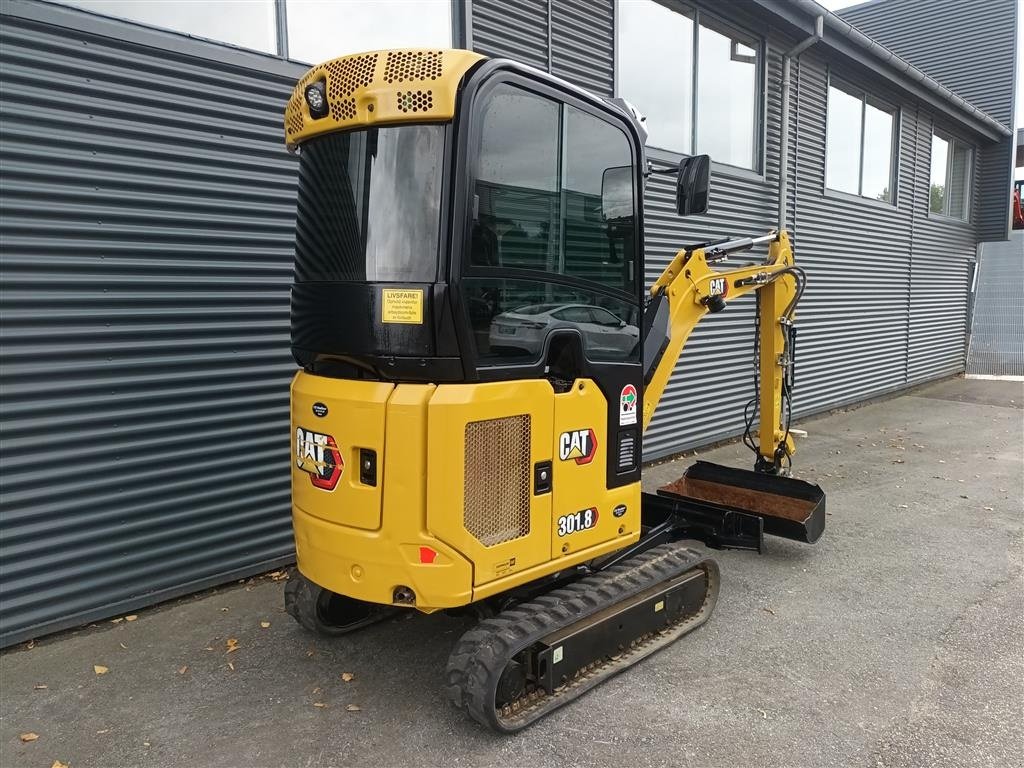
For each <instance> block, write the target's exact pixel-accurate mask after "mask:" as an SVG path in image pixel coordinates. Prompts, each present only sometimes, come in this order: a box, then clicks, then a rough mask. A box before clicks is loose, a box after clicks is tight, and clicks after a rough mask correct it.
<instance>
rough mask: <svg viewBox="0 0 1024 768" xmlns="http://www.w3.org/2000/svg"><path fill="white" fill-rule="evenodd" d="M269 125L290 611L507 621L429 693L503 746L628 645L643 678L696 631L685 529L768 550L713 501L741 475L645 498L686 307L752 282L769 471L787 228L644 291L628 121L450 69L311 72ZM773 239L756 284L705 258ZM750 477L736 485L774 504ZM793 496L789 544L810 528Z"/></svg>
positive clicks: (517, 74)
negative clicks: (285, 348)
mask: <svg viewBox="0 0 1024 768" xmlns="http://www.w3.org/2000/svg"><path fill="white" fill-rule="evenodd" d="M285 135H286V142H287V145H288V146H289V148H290V149H293V150H297V151H298V152H299V162H298V204H297V217H296V235H295V283H294V287H293V289H292V297H291V347H292V352H293V355H294V357H295V360H296V361H297V363H298V364H299V366H300V368H301V370H300V371H299V372H298V373H297V374H296V376H295V379H294V381H293V384H292V391H291V418H292V433H293V451H294V461H293V462H292V489H293V491H292V503H293V510H292V511H293V523H294V529H295V543H296V555H297V561H298V569H299V572H300V574H299V575H297V576H296V578H294V579H293V580H292V581H291V582H290V583H289V585H288V589H287V591H286V607H287V608H288V610H289V612H290V613H291V614H292V615H293V616H294V617H295V618H296V619H297V620H298V621H299V622H300V623H302V624H303V625H304V626H306V627H307V628H310V629H312V630H314V631H318V632H321V633H325V634H343V633H345V632H349V631H352V630H353V629H356V628H358V627H361V626H363V625H365V624H366V623H369V622H370V621H374V620H376V619H378V618H381V617H383V616H385V615H387V614H388V613H389V612H391V611H394V610H399V609H409V608H414V609H417V610H420V611H423V612H432V611H437V610H443V609H464V608H466V607H467V606H468V607H470V608H471V609H474V610H476V611H477V612H478V613H480V614H481V615H483V616H494V615H495V614H497V615H498V616H499V617H500V616H504V615H505V614H506V613H508V612H509V611H513V612H514V611H519V613H517V614H515V616H516V617H518V618H514V619H513V618H511V614H510V617H509V620H510V621H513V623H514V624H515V623H516V622H519V623H518V624H516V626H517V627H518V628H516V629H515V630H514V631H513V630H511V629H509V627H510V626H511V625H509V624H507V623H506V624H502V625H501V626H503V627H504V630H505V631H504V634H502V635H501V637H500V638H499V637H498V635H497V634H495V633H497V632H498V630H497V629H495V627H496V626H497V625H494V626H492V625H490V624H487V623H486V620H485V622H484V623H482V624H481V625H480V630H479V631H478V633H477V635H474V636H473V638H471V639H467V640H466V641H465V642H462V643H460V645H459V646H458V647H457V648H456V651H455V652H453V656H452V659H451V661H450V664H449V670H448V673H447V676H446V681H447V682H446V687H447V689H448V693H449V697H450V698H451V699H452V700H453V701H454V702H455V703H457V704H458V705H459V706H462V707H465V708H466V709H467V710H469V712H470V713H471V714H472V715H473V717H474V718H476V719H477V720H479V721H480V722H482V723H485V724H487V725H488V726H490V727H492V728H495V729H497V730H500V731H513V730H518V729H519V728H522V727H524V726H525V725H527V724H528V723H529V722H532V721H533V720H535V719H536V718H537V717H540V716H541V715H543V714H544V713H545V712H547V711H550V710H551V709H553V708H554V707H556V706H559V705H561V704H562V703H564V702H565V701H568V700H570V699H571V698H573V697H574V696H575V695H578V694H579V693H581V692H582V691H583V690H586V688H588V687H590V686H591V685H593V684H596V682H599V681H600V680H601V679H604V677H606V676H608V675H610V674H613V673H614V672H615V671H617V670H618V669H620V668H622V667H623V666H625V665H626V664H627V663H626V662H624V661H622V659H621V658H620V657H621V655H622V652H623V649H632V650H631V652H630V654H627V655H629V657H630V658H631V659H632V660H636V659H638V658H641V657H642V656H643V655H646V654H648V653H651V652H653V651H654V650H656V649H657V648H659V647H661V646H662V645H664V644H666V643H668V642H670V641H671V640H673V639H675V637H678V636H681V635H682V634H685V633H686V632H689V631H691V630H692V629H694V628H696V627H697V626H699V625H700V624H701V623H703V622H704V621H705V620H706V618H707V616H708V615H710V611H711V609H712V607H713V605H714V599H715V595H716V594H717V589H718V581H717V579H718V569H717V566H716V565H715V564H714V562H713V561H712V560H710V559H709V558H707V557H706V555H704V554H702V553H699V552H696V551H694V550H691V549H688V548H686V547H685V546H684V545H682V544H681V543H680V540H681V539H682V538H684V537H688V538H698V539H701V540H703V541H705V542H707V543H709V544H711V545H712V546H742V547H746V548H758V549H759V548H760V540H761V535H762V533H763V532H764V530H765V529H764V522H763V521H764V519H765V517H764V516H763V515H762V512H761V511H759V509H758V503H759V502H758V501H757V498H756V497H751V496H750V494H749V493H748V494H747V498H748V500H749V499H750V498H753V499H754V500H753V501H752V502H750V503H748V504H747V506H748V507H749V509H742V508H741V507H740V506H738V505H737V504H734V503H733V500H732V499H731V497H730V498H718V499H717V501H716V499H715V498H707V497H708V494H709V493H710V491H709V490H708V489H709V487H713V486H714V485H715V483H716V482H717V483H718V484H719V485H721V484H723V483H724V484H726V485H729V483H730V482H731V481H732V480H733V479H734V478H732V477H731V476H730V477H724V478H723V477H719V478H717V480H716V479H714V478H708V477H707V476H704V477H702V479H701V480H693V481H692V482H691V483H690V486H689V488H688V489H685V488H684V489H682V490H681V489H679V488H675V489H666V491H665V493H663V494H661V495H651V494H643V493H642V492H641V488H640V477H641V456H642V440H643V430H644V428H645V427H646V426H647V424H648V423H649V422H650V419H651V418H652V416H653V413H654V408H655V406H656V405H657V402H658V400H659V399H660V397H661V395H662V393H663V392H664V388H665V386H666V383H667V381H668V377H669V375H670V373H671V370H672V369H673V368H674V364H675V361H676V359H677V358H678V355H679V352H680V351H681V349H682V345H683V343H684V342H685V339H686V337H687V335H688V334H689V332H690V330H692V327H693V326H694V325H695V324H696V322H697V321H698V320H699V319H700V317H702V316H703V315H705V314H707V313H708V312H709V311H717V309H719V308H720V307H724V304H725V301H726V299H727V298H732V297H734V296H738V295H742V294H744V293H748V292H752V291H755V290H756V291H760V292H762V294H764V295H763V296H762V301H763V302H764V304H765V306H766V307H769V308H770V312H768V313H766V316H768V317H770V319H767V320H765V321H764V324H763V328H762V349H763V352H762V363H763V366H762V377H764V376H767V377H768V381H769V384H770V386H769V388H768V390H769V391H768V392H766V393H765V392H763V393H762V395H761V401H760V402H761V404H762V406H761V408H762V416H761V427H760V429H761V432H762V435H761V447H760V448H759V451H760V453H759V461H760V462H761V463H762V464H763V466H764V468H767V469H777V468H779V467H780V466H781V465H782V464H783V463H784V461H785V460H786V459H788V456H789V454H790V453H792V440H791V438H790V436H789V431H788V421H787V420H785V419H784V417H783V415H782V404H783V397H782V394H783V392H784V388H785V375H784V370H783V368H782V367H781V363H780V362H779V361H780V360H782V359H783V358H784V357H785V354H786V349H787V346H786V345H787V338H789V336H788V335H787V334H789V331H788V326H787V325H786V324H787V323H789V325H791V318H792V314H793V307H795V303H796V299H797V298H798V293H799V291H798V283H799V280H800V279H801V274H802V273H801V272H800V271H799V270H798V269H797V268H796V267H795V266H793V262H792V251H791V250H790V248H789V244H788V239H787V238H786V236H785V233H772V234H771V235H770V236H766V237H764V238H761V239H760V240H751V239H749V238H748V239H747V241H728V242H725V241H718V242H717V244H716V245H715V247H714V248H705V247H704V246H688V247H686V248H684V249H683V250H681V251H680V252H679V254H678V255H677V256H676V258H675V259H674V260H673V262H672V264H671V265H670V266H669V268H668V270H666V271H665V272H664V273H663V274H662V275H661V277H659V278H658V280H656V281H655V284H654V286H653V287H652V288H651V289H650V290H648V289H647V288H646V282H647V279H646V273H645V264H644V257H643V206H642V199H643V187H644V179H645V176H646V174H647V173H648V170H647V163H646V161H645V158H644V149H643V144H644V131H643V127H642V124H641V122H640V121H639V120H638V119H637V118H636V116H635V115H634V113H633V112H632V111H631V110H630V109H628V108H627V107H626V106H624V105H623V104H622V103H620V102H615V101H611V100H606V99H602V98H599V97H597V96H594V95H592V94H589V93H587V92H585V91H583V90H581V89H579V88H576V87H574V86H572V85H570V84H568V83H565V82H563V81H561V80H559V79H558V78H555V77H552V76H550V75H548V74H546V73H543V72H539V71H537V70H534V69H532V68H530V67H526V66H523V65H520V64H517V63H514V62H510V61H504V60H492V59H486V58H485V57H483V56H480V55H479V54H476V53H472V52H469V51H457V50H445V51H433V50H412V51H379V52H370V53H365V54H358V55H355V56H346V57H343V58H340V59H335V60H333V61H330V62H327V63H325V64H322V65H319V66H316V67H314V68H312V69H311V70H310V71H309V73H308V74H307V75H306V76H305V77H304V78H303V79H302V80H301V81H300V82H299V83H298V84H297V86H296V88H295V91H294V93H293V95H292V98H291V100H290V101H289V103H288V107H287V110H286V115H285ZM708 165H709V163H708V160H707V158H688V159H687V160H685V161H684V162H683V163H682V164H681V165H680V168H679V169H676V171H677V173H678V176H679V178H678V189H679V194H678V198H679V200H678V206H679V211H680V213H683V214H692V213H697V212H703V211H704V210H706V208H707V204H708ZM769 241H771V245H770V256H769V259H768V261H766V262H765V263H764V264H763V265H760V266H756V267H750V268H746V269H741V270H734V271H732V272H728V273H718V272H716V271H715V270H714V269H712V266H711V265H712V264H714V262H715V260H716V259H717V258H719V256H721V255H723V254H726V253H728V252H729V249H730V248H732V249H734V250H738V249H743V248H745V247H750V245H753V244H755V243H757V242H769ZM705 245H706V244H705ZM716 254H717V255H716ZM762 389H764V388H762ZM765 409H767V410H765ZM749 474H754V473H749ZM760 475H761V476H760V477H759V483H760V485H757V487H756V488H752V489H747V490H752V491H754V492H759V493H762V494H764V493H767V494H769V495H770V494H772V493H776V494H778V493H788V491H789V489H788V488H786V489H782V490H780V487H779V486H778V485H777V484H773V479H772V478H769V475H768V474H766V473H760ZM764 478H769V479H764ZM775 479H778V480H788V482H791V483H796V484H798V483H799V481H796V480H790V479H786V478H775ZM740 485H742V483H741V484H740ZM805 485H807V484H801V487H800V490H802V491H806V490H807V489H805V488H803V486H805ZM732 486H734V487H739V486H737V484H736V483H735V482H734V483H732ZM694 489H695V490H694ZM688 491H694V493H696V492H697V491H699V492H700V493H703V494H704V496H703V497H701V498H697V497H696V496H694V495H692V494H691V495H687V493H688ZM790 495H792V494H790ZM805 495H806V494H805ZM810 498H811V505H810V507H809V508H808V509H809V512H808V517H807V519H806V520H803V521H802V522H798V523H797V524H796V529H797V530H796V534H797V535H796V536H795V537H796V538H803V539H804V540H813V539H814V538H816V537H817V535H818V534H820V530H816V531H812V530H811V528H813V527H814V526H813V525H812V526H811V527H808V526H807V524H806V523H807V522H808V520H810V519H811V518H813V519H814V520H818V519H820V520H823V519H824V518H823V514H824V511H823V499H820V498H815V497H814V493H813V492H811V493H810ZM762 501H763V499H762ZM805 511H806V510H805ZM766 514H767V515H768V517H771V514H768V513H766ZM794 514H796V515H797V517H799V515H800V514H802V513H794ZM780 530H781V529H780ZM781 535H789V534H788V533H785V532H784V533H782V534H781ZM623 574H625V575H623ZM630 574H632V575H631V576H630ZM627 576H628V578H627ZM542 614H543V616H544V617H545V618H544V619H543V620H540V619H537V620H536V621H533V622H532V623H531V622H530V621H529V617H530V616H531V615H532V616H533V617H534V618H535V619H536V617H538V616H541V615H542ZM524 616H525V617H526V618H524ZM495 620H496V619H495ZM616 627H617V628H616ZM492 630H493V632H492ZM517 633H518V634H517ZM471 634H472V633H471ZM499 634H500V633H499ZM513 635H514V636H515V638H516V639H515V640H514V641H510V640H509V638H510V637H512V636H513ZM466 637H467V638H470V635H467V636H466ZM502 643H504V644H505V645H502ZM509 643H511V644H510V645H509ZM499 645H501V647H500V648H499V647H498V646H499ZM485 660H486V661H485ZM628 663H632V661H630V662H628ZM572 679H577V680H579V681H580V682H579V684H578V685H576V686H575V687H573V688H572V689H571V690H566V685H567V681H569V680H572Z"/></svg>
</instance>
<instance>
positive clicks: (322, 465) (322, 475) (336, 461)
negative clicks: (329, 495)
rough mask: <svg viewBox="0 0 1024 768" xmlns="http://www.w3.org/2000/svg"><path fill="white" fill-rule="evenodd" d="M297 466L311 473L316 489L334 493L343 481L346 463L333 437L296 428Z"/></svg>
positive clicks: (311, 480)
mask: <svg viewBox="0 0 1024 768" xmlns="http://www.w3.org/2000/svg"><path fill="white" fill-rule="evenodd" d="M295 466H296V467H298V468H299V469H301V470H302V471H303V472H308V473H309V480H310V482H311V483H313V485H314V486H315V487H317V488H320V489H322V490H325V491H333V490H334V489H335V488H336V487H337V486H338V480H340V479H341V471H342V470H343V469H344V468H345V462H344V461H342V458H341V451H339V450H338V444H337V443H336V442H334V438H333V437H331V436H330V435H324V434H321V433H319V432H311V431H310V430H308V429H303V428H302V427H296V428H295Z"/></svg>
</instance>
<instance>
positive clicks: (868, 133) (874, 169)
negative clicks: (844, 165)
mask: <svg viewBox="0 0 1024 768" xmlns="http://www.w3.org/2000/svg"><path fill="white" fill-rule="evenodd" d="M893 122H894V117H893V115H892V113H890V112H884V111H882V110H881V109H879V108H878V107H876V106H874V105H872V104H870V103H868V104H865V106H864V178H863V180H862V181H861V194H862V195H864V197H871V198H874V199H875V200H884V201H886V202H890V203H891V202H892V199H893V198H892V190H891V189H890V186H891V183H892V135H893Z"/></svg>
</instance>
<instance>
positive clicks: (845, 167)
mask: <svg viewBox="0 0 1024 768" xmlns="http://www.w3.org/2000/svg"><path fill="white" fill-rule="evenodd" d="M863 104H864V102H863V101H861V99H859V98H857V97H856V96H853V95H851V94H849V93H847V92H846V91H844V90H841V89H839V88H836V87H835V86H834V85H830V86H829V88H828V118H827V128H826V140H825V144H826V146H825V153H826V158H825V186H826V187H828V188H829V189H838V190H840V191H841V192H849V193H851V194H854V195H856V194H860V129H861V110H862V108H863Z"/></svg>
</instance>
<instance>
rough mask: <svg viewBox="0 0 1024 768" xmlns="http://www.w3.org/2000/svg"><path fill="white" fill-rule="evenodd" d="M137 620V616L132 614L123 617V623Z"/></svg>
mask: <svg viewBox="0 0 1024 768" xmlns="http://www.w3.org/2000/svg"><path fill="white" fill-rule="evenodd" d="M137 618H139V617H138V614H135V613H133V614H132V615H131V616H125V617H124V620H125V621H135V620H136V619H137Z"/></svg>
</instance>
